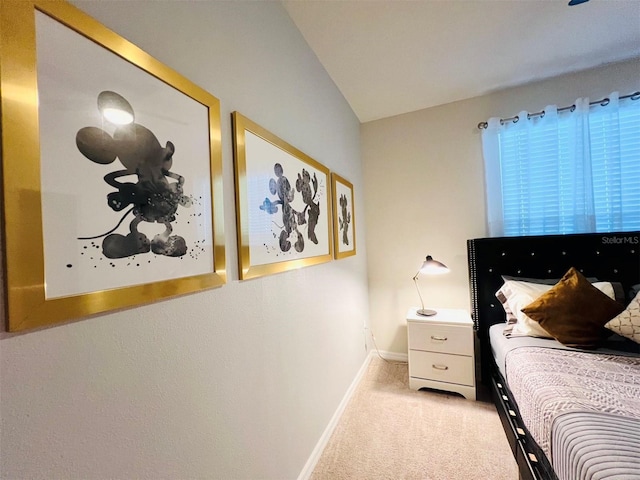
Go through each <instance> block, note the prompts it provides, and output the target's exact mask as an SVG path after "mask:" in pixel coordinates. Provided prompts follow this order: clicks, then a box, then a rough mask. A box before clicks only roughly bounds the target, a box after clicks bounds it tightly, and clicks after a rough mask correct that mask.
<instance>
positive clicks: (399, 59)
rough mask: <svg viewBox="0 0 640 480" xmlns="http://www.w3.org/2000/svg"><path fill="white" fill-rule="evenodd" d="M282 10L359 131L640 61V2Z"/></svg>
mask: <svg viewBox="0 0 640 480" xmlns="http://www.w3.org/2000/svg"><path fill="white" fill-rule="evenodd" d="M568 1H569V0H416V1H408V0H377V1H374V0H333V1H327V0H293V1H289V0H284V1H283V4H284V6H285V8H286V10H287V11H288V13H289V15H290V16H291V18H292V19H293V21H294V22H295V24H296V25H297V27H298V29H299V30H300V31H301V32H302V35H303V36H304V37H305V39H306V40H307V42H308V43H309V45H310V46H311V48H312V49H313V51H314V52H315V53H316V55H317V57H318V59H319V60H320V62H321V63H322V64H323V65H324V67H325V68H326V70H327V72H329V75H330V76H331V78H332V79H333V81H334V82H335V83H336V85H337V86H338V88H339V89H340V91H341V92H342V94H343V95H344V96H345V98H346V99H347V101H348V102H349V104H350V105H351V108H352V109H353V110H354V112H355V113H356V115H357V116H358V118H359V119H360V121H361V122H367V121H370V120H376V119H379V118H385V117H389V116H393V115H398V114H402V113H406V112H411V111H415V110H420V109H423V108H427V107H431V106H435V105H441V104H444V103H449V102H453V101H456V100H462V99H465V98H471V97H475V96H478V95H483V94H486V93H489V92H492V91H495V90H499V89H502V88H506V87H510V86H515V85H521V84H524V83H528V82H531V81H534V80H538V79H542V78H548V77H552V76H556V75H560V74H563V73H568V72H574V71H578V70H583V69H586V68H591V67H595V66H598V65H602V64H604V63H608V62H614V61H619V60H624V59H629V58H633V57H640V0H590V1H588V2H587V3H583V4H581V5H576V6H571V7H570V6H568V5H567V3H568Z"/></svg>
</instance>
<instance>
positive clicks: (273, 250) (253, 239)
mask: <svg viewBox="0 0 640 480" xmlns="http://www.w3.org/2000/svg"><path fill="white" fill-rule="evenodd" d="M233 130H234V154H235V174H236V210H237V221H238V249H239V255H238V262H239V271H240V278H241V279H242V280H246V279H250V278H255V277H259V276H263V275H270V274H273V273H279V272H283V271H286V270H291V269H294V268H299V267H305V266H309V265H315V264H318V263H322V262H328V261H330V260H331V259H332V244H331V209H330V205H331V203H330V202H331V200H330V187H331V185H330V179H329V169H327V168H326V167H325V166H324V165H322V164H320V163H318V162H317V161H315V160H314V159H312V158H311V157H309V156H308V155H306V154H304V153H302V152H301V151H300V150H298V149H296V148H295V147H293V146H291V145H289V144H288V143H287V142H285V141H284V140H281V139H280V138H278V137H276V136H275V135H273V134H272V133H270V132H268V131H267V130H265V129H264V128H262V127H260V126H259V125H257V124H256V123H254V122H252V121H251V120H249V119H248V118H246V117H244V116H243V115H241V114H240V113H238V112H234V113H233Z"/></svg>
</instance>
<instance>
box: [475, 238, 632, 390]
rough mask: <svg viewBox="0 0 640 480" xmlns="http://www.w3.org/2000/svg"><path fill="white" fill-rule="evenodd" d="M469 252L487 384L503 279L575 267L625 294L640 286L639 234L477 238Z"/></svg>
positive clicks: (558, 275)
mask: <svg viewBox="0 0 640 480" xmlns="http://www.w3.org/2000/svg"><path fill="white" fill-rule="evenodd" d="M467 253H468V258H469V280H470V286H471V312H472V317H473V322H474V328H475V329H476V331H477V334H478V339H479V342H480V349H481V350H480V354H481V357H480V358H481V365H482V379H483V381H484V380H485V379H487V372H488V371H487V368H488V365H489V364H490V359H489V357H487V355H490V348H489V344H488V342H489V327H490V326H491V325H494V324H496V323H501V322H504V321H505V316H504V310H503V309H502V306H501V305H500V303H499V302H498V301H497V299H496V297H495V292H496V291H497V290H498V289H499V288H500V286H502V283H503V282H502V278H501V275H511V276H517V277H529V278H558V279H559V278H561V277H562V276H563V275H564V274H565V272H566V271H567V270H568V269H569V268H570V267H575V268H577V269H578V270H579V271H580V272H581V273H583V274H584V275H585V276H587V277H596V278H598V280H600V281H612V282H620V283H622V285H623V288H624V291H625V293H627V292H629V290H630V289H631V287H632V286H633V285H636V284H639V283H640V232H624V233H587V234H571V235H548V236H529V237H499V238H477V239H473V240H467ZM628 300H630V299H628Z"/></svg>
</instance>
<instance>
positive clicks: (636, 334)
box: [605, 292, 640, 343]
mask: <svg viewBox="0 0 640 480" xmlns="http://www.w3.org/2000/svg"><path fill="white" fill-rule="evenodd" d="M605 327H606V328H608V329H609V330H611V331H613V332H615V333H617V334H618V335H622V336H623V337H627V338H628V339H630V340H633V341H634V342H636V343H640V292H638V294H637V295H636V296H635V297H634V299H633V300H631V303H630V304H629V305H628V306H627V308H626V309H625V310H624V311H623V312H622V313H621V314H620V315H618V316H617V317H615V318H612V319H611V320H610V321H609V322H607V323H606V324H605Z"/></svg>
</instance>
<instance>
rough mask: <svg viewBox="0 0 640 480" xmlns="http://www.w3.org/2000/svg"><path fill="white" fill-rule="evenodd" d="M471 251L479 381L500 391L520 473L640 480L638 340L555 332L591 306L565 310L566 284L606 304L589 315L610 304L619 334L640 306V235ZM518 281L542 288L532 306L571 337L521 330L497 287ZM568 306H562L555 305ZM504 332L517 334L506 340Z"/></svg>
mask: <svg viewBox="0 0 640 480" xmlns="http://www.w3.org/2000/svg"><path fill="white" fill-rule="evenodd" d="M467 250H468V259H469V279H470V286H471V307H472V308H471V309H472V317H473V321H474V328H475V330H476V333H477V338H478V343H479V349H478V350H479V353H478V355H479V358H478V362H477V363H478V364H479V371H478V372H477V374H478V376H479V378H480V381H481V383H483V384H485V385H488V386H489V387H490V389H491V391H492V394H493V399H494V402H495V404H496V408H497V409H498V413H499V415H500V419H501V421H502V424H503V427H504V429H505V433H506V435H507V439H508V441H509V446H510V448H511V450H512V452H513V455H514V457H515V459H516V462H517V463H518V468H519V472H520V478H521V479H525V480H528V479H536V480H542V479H545V480H546V479H550V480H556V479H559V480H587V479H589V480H600V479H605V478H611V479H613V478H615V479H640V345H639V344H638V343H637V337H635V336H634V335H635V333H632V334H631V335H629V332H628V330H623V331H622V333H623V335H624V336H622V335H617V334H615V333H614V332H613V331H611V330H608V329H602V328H601V325H602V323H600V324H598V326H597V328H596V326H594V325H591V326H589V325H587V324H585V327H584V331H585V332H589V333H593V332H597V334H598V335H597V338H598V340H597V341H595V340H594V339H593V338H590V337H589V335H585V337H584V338H580V339H579V341H578V340H576V342H577V343H575V344H574V343H572V342H573V341H574V340H573V339H571V340H567V339H568V338H572V337H571V336H572V335H574V336H575V334H576V332H575V328H573V330H572V331H571V335H569V337H566V336H564V331H563V330H562V329H560V330H558V329H557V326H558V325H560V326H561V327H566V323H567V322H565V321H564V320H563V321H560V322H558V321H557V320H556V319H557V318H560V317H562V318H564V317H565V314H566V318H567V319H569V318H573V317H572V315H573V314H574V313H577V312H579V310H580V309H581V308H582V305H580V306H579V307H575V308H574V311H572V312H569V313H567V312H566V306H567V305H569V304H570V302H566V301H565V299H566V297H563V296H562V295H561V294H560V293H563V292H564V291H563V290H562V288H563V287H564V286H566V285H578V284H579V285H581V287H580V288H582V287H584V289H585V291H586V289H587V288H588V289H589V295H591V296H590V297H589V302H591V299H592V298H597V302H596V305H597V307H593V306H591V305H590V304H589V302H586V303H585V304H584V306H585V307H589V308H588V309H587V310H584V311H582V312H581V313H580V316H581V317H584V318H587V317H589V318H591V312H594V313H593V316H597V315H596V313H597V312H599V310H598V309H599V305H600V304H606V306H607V308H609V310H607V312H606V315H611V316H612V320H611V322H612V323H613V324H614V327H615V322H616V321H617V319H619V318H623V319H624V318H625V316H626V318H628V314H629V308H631V306H632V305H636V306H637V304H638V303H639V302H640V296H638V297H636V293H637V289H638V288H639V286H640V232H625V233H607V234H574V235H552V236H529V237H503V238H480V239H473V240H468V242H467ZM560 279H562V280H561V281H560ZM574 280H575V282H574V283H571V282H573V281H574ZM585 282H586V283H587V284H589V287H585ZM521 284H522V285H524V286H525V287H526V288H534V287H535V292H538V293H535V295H534V294H533V293H530V294H531V295H533V296H532V298H536V301H535V302H534V303H532V304H528V308H525V310H527V312H529V313H530V315H531V316H532V318H537V319H539V320H540V322H539V325H538V327H539V326H540V325H543V324H544V325H545V326H547V327H548V328H549V329H550V330H551V331H553V332H554V334H557V335H556V336H557V338H559V339H561V340H562V342H560V341H558V340H557V339H555V338H539V337H537V336H533V335H535V334H534V333H531V332H530V331H527V330H526V329H525V330H524V333H523V332H519V333H518V334H515V330H516V329H517V328H514V323H515V324H518V322H517V321H515V320H514V319H513V317H512V316H510V314H513V312H510V311H509V308H508V306H509V303H508V302H505V298H504V295H503V296H501V295H500V292H502V291H503V290H504V289H505V288H506V287H508V286H509V285H511V286H513V285H521ZM531 284H535V285H531ZM571 288H573V287H571ZM594 288H598V289H599V290H600V292H598V293H593V292H592V290H593V289H594ZM506 290H507V293H511V292H509V289H508V288H507V289H506ZM540 292H542V293H540ZM548 292H551V293H548ZM559 292H560V293H559ZM496 293H498V296H496ZM603 295H604V296H607V297H608V298H607V299H606V300H605V299H603V298H601V297H603ZM525 298H526V297H525ZM510 300H513V297H511V298H510ZM561 301H562V302H564V303H562V308H560V309H559V310H554V309H553V308H549V306H550V305H551V306H553V304H554V303H555V304H556V305H557V304H559V303H560V302H561ZM634 302H635V303H634ZM614 304H616V305H614ZM511 306H513V304H511ZM536 308H537V310H536ZM572 308H573V305H572ZM545 309H546V310H545ZM563 309H564V310H563ZM611 309H613V310H611ZM530 310H531V311H530ZM541 311H542V312H543V313H542V314H541ZM557 312H561V313H562V312H564V313H562V315H560V314H557ZM585 312H587V314H585ZM552 314H553V315H552ZM600 314H601V315H604V314H605V313H603V312H600ZM520 315H521V309H520ZM536 315H537V316H536ZM554 315H555V316H554ZM508 318H511V320H509V321H507V320H508ZM545 322H547V323H545ZM563 322H564V324H565V325H563ZM532 323H536V322H532ZM518 326H519V325H518ZM614 327H612V328H614ZM581 328H582V325H581ZM598 328H599V329H600V330H597V329H598ZM505 329H506V330H507V331H508V332H509V331H510V330H513V332H512V333H511V335H509V336H506V335H505V333H504V332H505ZM604 332H606V334H605V333H604ZM545 333H546V332H545ZM547 336H550V335H547ZM626 337H629V338H626ZM630 338H635V339H636V341H632V340H630Z"/></svg>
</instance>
